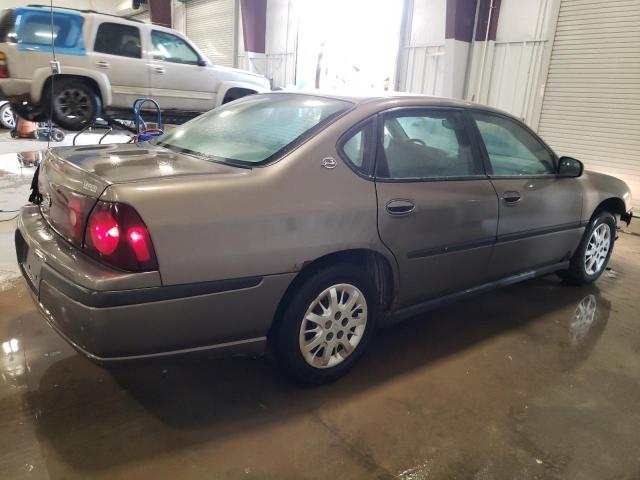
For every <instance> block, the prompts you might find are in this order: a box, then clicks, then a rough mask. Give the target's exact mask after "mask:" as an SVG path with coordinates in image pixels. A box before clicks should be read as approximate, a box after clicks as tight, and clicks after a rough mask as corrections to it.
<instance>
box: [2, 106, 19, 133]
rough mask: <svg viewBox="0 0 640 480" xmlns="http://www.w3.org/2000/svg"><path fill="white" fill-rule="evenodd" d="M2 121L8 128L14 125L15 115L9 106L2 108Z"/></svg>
mask: <svg viewBox="0 0 640 480" xmlns="http://www.w3.org/2000/svg"><path fill="white" fill-rule="evenodd" d="M2 123H3V124H4V125H7V126H8V127H9V128H14V127H15V126H16V117H15V115H14V114H13V110H11V107H9V106H6V107H5V108H3V109H2Z"/></svg>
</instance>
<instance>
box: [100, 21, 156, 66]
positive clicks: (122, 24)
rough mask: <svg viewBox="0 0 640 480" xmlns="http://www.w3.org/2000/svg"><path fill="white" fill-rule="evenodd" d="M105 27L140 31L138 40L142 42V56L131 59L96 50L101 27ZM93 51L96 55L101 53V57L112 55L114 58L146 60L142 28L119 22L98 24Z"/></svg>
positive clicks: (126, 56)
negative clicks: (113, 26) (115, 26)
mask: <svg viewBox="0 0 640 480" xmlns="http://www.w3.org/2000/svg"><path fill="white" fill-rule="evenodd" d="M103 25H117V26H120V27H125V28H135V29H136V30H137V31H138V39H139V40H140V56H139V57H129V56H128V55H119V54H117V53H113V52H101V51H100V50H96V43H97V42H98V34H99V33H100V27H102V26H103ZM92 50H93V52H94V53H99V54H100V55H112V56H114V57H119V58H132V59H134V60H142V59H144V46H143V43H142V32H141V31H140V27H138V26H136V25H127V24H125V23H118V22H100V23H99V24H98V26H97V27H96V34H95V36H94V37H93V45H92Z"/></svg>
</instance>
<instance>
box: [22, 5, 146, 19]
mask: <svg viewBox="0 0 640 480" xmlns="http://www.w3.org/2000/svg"><path fill="white" fill-rule="evenodd" d="M27 7H35V8H46V9H47V10H50V9H51V5H40V4H33V3H32V4H29V5H27ZM53 8H54V9H58V10H73V11H74V12H80V13H97V14H98V15H106V16H108V17H115V18H124V19H125V20H129V21H131V22H138V23H145V22H143V21H142V20H138V19H137V18H132V17H128V16H121V15H114V14H112V13H102V12H98V11H96V10H83V9H81V8H70V7H58V6H56V5H54V6H53Z"/></svg>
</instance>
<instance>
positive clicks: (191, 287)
mask: <svg viewBox="0 0 640 480" xmlns="http://www.w3.org/2000/svg"><path fill="white" fill-rule="evenodd" d="M25 278H26V276H25ZM263 278H264V277H245V278H232V279H229V280H214V281H210V282H197V283H185V284H180V285H169V286H165V287H149V288H137V289H133V290H107V291H98V290H91V289H88V288H85V287H82V286H80V285H78V284H76V283H73V282H71V281H69V280H67V279H66V278H65V277H63V276H62V275H60V274H59V273H58V272H56V271H55V270H53V269H52V268H48V267H46V266H45V267H44V268H43V270H42V277H41V281H46V282H47V283H49V284H50V285H51V286H53V287H55V288H56V289H57V290H59V291H60V292H62V293H64V294H65V295H66V296H68V297H69V298H71V299H73V300H75V301H77V302H79V303H81V304H83V305H86V306H88V307H95V308H109V307H121V306H124V305H135V304H140V303H149V302H160V301H163V300H175V299H178V298H187V297H195V296H198V295H208V294H211V293H221V292H228V291H231V290H241V289H245V288H253V287H257V286H258V285H260V283H261V282H262V279H263Z"/></svg>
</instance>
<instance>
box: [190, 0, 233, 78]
mask: <svg viewBox="0 0 640 480" xmlns="http://www.w3.org/2000/svg"><path fill="white" fill-rule="evenodd" d="M235 3H236V0H188V1H187V2H186V18H187V22H186V23H187V28H186V35H187V37H189V38H190V39H191V40H192V41H193V42H194V43H195V44H196V45H197V46H198V48H200V49H201V50H202V51H203V52H204V54H205V55H206V56H207V57H209V59H210V60H211V61H212V62H213V63H215V64H217V65H223V66H226V67H233V66H234V60H235V58H234V55H235V44H236V25H235V18H236V17H235V12H236V7H235Z"/></svg>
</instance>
